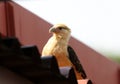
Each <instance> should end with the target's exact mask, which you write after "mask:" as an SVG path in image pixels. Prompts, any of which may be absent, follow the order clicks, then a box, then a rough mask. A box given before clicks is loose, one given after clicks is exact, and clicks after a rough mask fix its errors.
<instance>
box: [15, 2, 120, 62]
mask: <svg viewBox="0 0 120 84" xmlns="http://www.w3.org/2000/svg"><path fill="white" fill-rule="evenodd" d="M13 1H15V2H17V3H18V4H20V5H21V6H23V7H24V8H26V9H28V10H29V11H31V12H33V13H34V14H36V15H37V16H39V17H41V18H43V19H44V20H46V21H48V22H49V23H51V24H56V23H64V24H66V25H67V26H68V27H70V28H71V30H72V33H71V34H72V36H73V37H75V38H76V39H78V40H79V41H81V42H83V43H84V44H86V45H88V46H89V47H91V48H93V49H94V50H96V51H97V52H99V53H101V54H103V55H104V56H106V57H108V58H111V59H112V60H114V61H116V62H118V63H120V44H119V43H120V38H119V36H120V5H119V4H120V1H119V0H13Z"/></svg>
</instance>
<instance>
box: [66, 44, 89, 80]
mask: <svg viewBox="0 0 120 84" xmlns="http://www.w3.org/2000/svg"><path fill="white" fill-rule="evenodd" d="M68 53H69V59H70V61H71V62H72V64H73V65H74V66H75V68H76V70H77V71H78V72H79V73H80V74H81V76H82V77H83V78H86V77H87V76H86V73H85V71H84V69H83V67H82V65H81V63H80V61H79V59H78V57H77V55H76V53H75V51H74V50H73V48H72V47H70V46H68Z"/></svg>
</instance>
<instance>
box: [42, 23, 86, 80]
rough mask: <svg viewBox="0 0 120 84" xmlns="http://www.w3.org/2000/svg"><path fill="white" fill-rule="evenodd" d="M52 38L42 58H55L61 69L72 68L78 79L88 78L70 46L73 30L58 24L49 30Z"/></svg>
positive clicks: (43, 51)
mask: <svg viewBox="0 0 120 84" xmlns="http://www.w3.org/2000/svg"><path fill="white" fill-rule="evenodd" d="M49 32H50V33H52V34H53V35H52V37H50V39H49V40H48V42H47V43H46V44H45V46H44V47H43V50H42V56H51V55H52V56H55V57H56V59H57V62H58V66H59V67H65V66H72V67H73V68H74V71H75V74H76V77H77V79H84V78H86V74H85V71H84V69H83V67H82V65H81V64H80V61H79V59H78V57H77V55H76V53H75V51H74V50H73V48H72V47H71V46H69V45H68V42H69V39H70V34H71V30H70V28H68V27H67V26H66V25H65V24H56V25H54V26H52V27H51V28H50V29H49Z"/></svg>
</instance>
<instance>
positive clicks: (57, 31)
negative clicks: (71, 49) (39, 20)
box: [49, 24, 71, 38]
mask: <svg viewBox="0 0 120 84" xmlns="http://www.w3.org/2000/svg"><path fill="white" fill-rule="evenodd" d="M49 32H50V33H53V34H54V35H55V36H57V37H60V38H69V37H70V33H71V30H70V29H69V28H68V27H67V26H66V25H64V24H56V25H54V26H53V27H51V28H50V29H49Z"/></svg>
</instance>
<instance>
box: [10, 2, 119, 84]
mask: <svg viewBox="0 0 120 84" xmlns="http://www.w3.org/2000/svg"><path fill="white" fill-rule="evenodd" d="M8 4H9V7H11V8H13V9H11V10H12V12H13V14H14V17H13V18H12V19H13V22H14V24H13V28H14V29H13V30H14V31H15V32H14V36H16V37H18V38H19V40H20V41H21V43H22V44H23V45H37V47H38V48H39V51H40V52H41V50H42V48H43V46H44V44H45V43H46V41H47V39H48V38H49V37H50V36H51V34H49V33H48V29H49V28H50V27H51V26H52V24H50V23H48V22H46V21H45V20H43V19H42V18H40V17H38V16H36V15H35V14H33V13H31V12H30V11H28V10H26V9H24V8H23V7H21V6H19V5H18V4H16V3H14V2H9V3H8ZM8 16H9V15H8ZM70 45H71V46H72V47H73V48H74V50H75V51H76V53H77V55H78V57H79V59H80V61H81V63H82V65H83V67H84V69H85V71H86V73H87V75H88V78H90V79H91V80H92V81H93V83H94V84H120V81H119V78H120V74H119V73H120V66H119V65H118V64H116V63H114V62H112V61H111V60H109V59H107V58H106V57H104V56H102V55H101V54H99V53H97V52H96V51H94V50H93V49H91V48H89V47H88V46H86V45H85V44H83V43H81V42H80V41H78V40H76V39H75V38H73V37H71V40H70Z"/></svg>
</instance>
